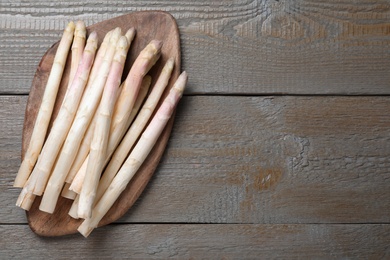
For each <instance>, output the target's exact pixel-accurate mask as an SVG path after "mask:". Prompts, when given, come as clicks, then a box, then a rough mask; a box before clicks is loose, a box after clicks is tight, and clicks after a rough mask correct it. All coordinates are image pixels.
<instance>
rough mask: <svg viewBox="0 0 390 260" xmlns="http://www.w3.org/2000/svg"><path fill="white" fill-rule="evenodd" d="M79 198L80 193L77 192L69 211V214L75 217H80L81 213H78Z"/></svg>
mask: <svg viewBox="0 0 390 260" xmlns="http://www.w3.org/2000/svg"><path fill="white" fill-rule="evenodd" d="M76 194H77V193H76ZM79 200H80V195H79V194H77V195H76V198H75V199H74V201H73V203H72V206H71V207H70V209H69V212H68V215H69V216H71V217H72V218H74V219H79V215H78V214H77V210H78V208H79Z"/></svg>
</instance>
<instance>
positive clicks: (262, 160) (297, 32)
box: [0, 0, 390, 259]
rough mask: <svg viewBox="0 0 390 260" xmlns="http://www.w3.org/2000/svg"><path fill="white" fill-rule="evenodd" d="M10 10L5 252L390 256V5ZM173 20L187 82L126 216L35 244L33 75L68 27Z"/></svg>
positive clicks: (0, 104) (166, 4)
mask: <svg viewBox="0 0 390 260" xmlns="http://www.w3.org/2000/svg"><path fill="white" fill-rule="evenodd" d="M82 2H83V1H73V0H69V1H63V2H59V3H57V2H55V1H48V0H41V1H32V0H28V1H2V3H1V4H0V28H1V31H0V46H1V48H0V52H1V59H0V74H1V76H0V111H1V112H0V119H1V121H0V122H1V124H0V140H1V142H0V163H1V170H0V194H1V196H0V231H1V236H0V258H1V259H9V258H12V257H14V258H23V257H29V258H37V259H42V258H48V257H54V258H64V259H70V258H91V259H92V258H93V259H96V258H138V259H144V258H164V259H166V258H171V257H173V258H179V259H183V258H184V259H188V258H193V259H199V258H211V259H217V258H224V259H243V258H244V259H248V258H252V259H253V258H266V259H268V258H282V259H284V258H325V259H328V258H351V259H356V258H372V259H385V258H387V259H389V258H390V246H389V245H390V170H389V169H390V130H389V128H390V115H389V111H390V97H389V94H390V48H389V44H390V4H389V1H386V0H380V1H369V0H360V1H353V2H354V3H350V1H337V0H332V1H325V0H323V1H310V0H300V1H287V0H280V1H260V0H258V1H243V0H240V1H176V2H171V1H112V0H108V1H88V3H82ZM157 9H159V10H165V11H168V12H170V13H171V14H172V15H173V16H174V17H175V18H176V19H177V22H178V25H179V28H180V33H181V40H182V64H183V66H182V69H183V70H186V71H187V72H188V73H189V75H190V80H189V84H188V89H187V91H186V95H185V97H184V98H183V99H182V101H181V103H180V106H179V109H178V113H177V115H176V122H175V125H174V129H173V132H172V136H171V139H170V141H169V144H168V147H167V150H166V152H165V154H164V156H163V159H162V161H161V164H160V166H159V168H158V170H157V172H156V173H155V175H154V177H153V179H152V181H151V182H150V183H149V185H148V187H147V189H146V190H145V191H144V193H143V194H142V196H141V197H140V199H139V200H138V201H137V203H136V205H135V206H134V207H133V208H132V209H131V210H130V211H129V212H128V213H127V214H126V215H125V216H124V217H123V218H122V219H120V220H119V221H118V222H117V223H114V224H111V225H109V226H106V227H103V228H100V229H98V230H95V231H94V232H93V233H92V235H91V236H90V237H89V238H88V239H84V238H83V237H81V236H80V235H78V234H77V235H70V236H65V237H59V238H41V237H38V236H36V235H34V233H33V232H32V231H31V230H30V229H29V227H28V225H27V224H26V217H25V213H24V212H23V211H22V210H20V209H19V208H17V207H15V201H16V198H17V196H18V192H19V190H18V189H15V188H12V183H13V179H14V177H15V173H16V171H17V169H18V166H19V163H20V150H21V135H22V125H23V119H24V109H25V106H26V101H27V97H28V94H29V88H30V86H31V81H32V78H33V76H34V73H35V69H36V67H37V65H38V63H39V61H40V58H41V57H42V55H43V54H44V52H45V51H46V50H47V49H48V48H49V47H50V46H51V45H52V44H53V43H54V42H56V41H57V40H58V39H59V38H60V35H61V33H62V29H63V28H64V26H65V24H66V23H67V22H68V21H69V20H77V19H81V20H84V21H85V22H86V23H87V24H88V25H90V24H93V23H96V22H99V21H102V20H104V19H108V18H112V17H116V16H118V15H121V14H125V13H129V12H133V11H139V10H157Z"/></svg>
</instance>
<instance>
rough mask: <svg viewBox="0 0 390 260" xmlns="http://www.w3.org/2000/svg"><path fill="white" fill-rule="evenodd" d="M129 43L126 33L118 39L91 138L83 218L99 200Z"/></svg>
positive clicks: (82, 195) (80, 212)
mask: <svg viewBox="0 0 390 260" xmlns="http://www.w3.org/2000/svg"><path fill="white" fill-rule="evenodd" d="M128 47H129V44H128V42H127V38H126V37H125V36H122V37H121V38H120V40H119V42H118V45H117V49H116V52H115V56H114V59H113V62H112V66H111V68H110V73H109V75H108V78H107V82H106V86H105V87H104V91H103V96H102V100H101V102H100V106H99V110H98V115H97V119H96V125H95V130H94V134H93V138H92V142H91V148H90V157H91V159H90V160H89V163H88V167H87V174H86V175H85V181H84V185H83V187H82V189H81V193H80V202H79V208H78V215H79V216H80V217H82V218H88V217H90V216H91V214H92V206H93V202H94V200H95V196H96V190H97V186H98V184H99V179H100V175H101V173H102V170H103V167H104V160H105V157H106V150H107V144H108V137H109V134H110V124H111V118H112V114H113V110H114V104H115V101H116V97H117V93H118V91H119V86H120V84H121V78H122V73H123V69H124V66H125V61H126V57H127V51H128ZM65 177H66V176H65ZM64 180H65V178H64Z"/></svg>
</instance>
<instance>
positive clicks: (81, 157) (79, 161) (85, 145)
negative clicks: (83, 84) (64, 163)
mask: <svg viewBox="0 0 390 260" xmlns="http://www.w3.org/2000/svg"><path fill="white" fill-rule="evenodd" d="M111 33H112V31H110V32H108V33H107V35H106V37H105V38H104V40H103V43H102V45H101V47H100V49H99V51H98V54H97V58H96V61H95V64H97V62H98V60H99V54H100V53H102V54H103V56H104V52H105V49H106V48H107V42H106V38H107V37H108V35H111ZM134 36H135V29H134V28H130V29H129V30H128V31H127V32H126V34H125V37H126V38H127V41H128V43H129V48H130V46H131V43H132V41H133V39H134ZM100 56H101V55H100ZM100 63H101V62H100ZM94 68H95V67H93V68H92V72H91V78H93V76H94V75H92V74H93V72H94V71H93V69H94ZM95 74H96V73H95ZM120 89H122V86H121V87H120ZM95 123H96V113H95V115H94V117H93V119H92V122H91V124H90V125H89V126H88V130H87V132H86V134H85V136H84V138H83V141H82V143H81V145H80V148H79V151H78V152H77V156H76V158H75V159H74V161H73V164H72V167H71V168H70V170H69V173H68V176H67V177H66V180H65V181H66V182H67V183H72V181H73V178H74V177H75V175H76V173H77V172H78V171H79V169H80V167H82V165H83V162H84V161H85V158H86V157H87V155H88V153H89V147H90V144H91V140H92V136H93V131H94V129H95ZM85 167H86V165H85Z"/></svg>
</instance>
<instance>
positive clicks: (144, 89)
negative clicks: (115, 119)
mask: <svg viewBox="0 0 390 260" xmlns="http://www.w3.org/2000/svg"><path fill="white" fill-rule="evenodd" d="M150 82H151V77H150V76H145V78H144V80H143V81H142V85H141V88H140V90H139V93H138V97H137V100H136V101H135V104H134V107H133V110H132V111H131V114H130V117H129V122H130V123H131V122H132V121H133V120H134V118H135V116H136V115H137V113H138V111H139V109H140V108H141V105H142V103H143V101H144V99H145V97H146V94H147V93H148V90H149V86H150ZM86 162H87V161H85V164H83V166H81V167H87V164H86ZM81 172H86V171H83V170H82V171H81ZM84 177H85V176H81V174H79V175H76V178H75V179H74V181H73V183H72V185H73V190H75V193H76V194H77V193H80V192H81V188H82V183H83V181H84ZM69 188H70V187H69ZM73 190H72V191H73ZM78 201H79V196H77V197H76V198H75V199H74V202H73V204H72V207H71V209H70V210H69V215H70V216H71V217H73V218H78V215H77V209H78ZM95 201H96V200H95Z"/></svg>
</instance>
